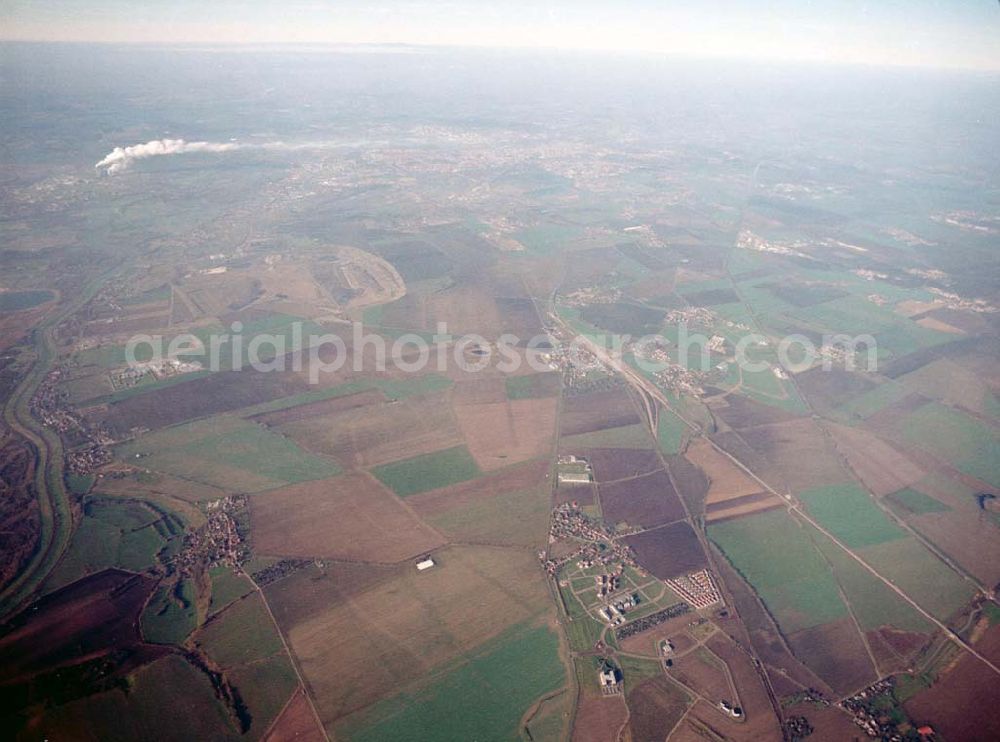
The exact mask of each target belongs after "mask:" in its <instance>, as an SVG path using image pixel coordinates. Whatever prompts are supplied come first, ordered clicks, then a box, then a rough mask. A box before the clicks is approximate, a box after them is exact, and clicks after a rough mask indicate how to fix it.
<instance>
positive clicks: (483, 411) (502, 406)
mask: <svg viewBox="0 0 1000 742" xmlns="http://www.w3.org/2000/svg"><path fill="white" fill-rule="evenodd" d="M557 408H558V400H557V399H555V398H554V397H553V398H549V399H518V400H511V401H506V400H505V401H503V402H498V403H490V404H461V405H455V408H454V409H455V417H456V418H457V420H458V427H459V430H460V431H461V433H462V435H463V436H464V438H465V442H466V445H467V446H468V448H469V453H471V454H472V457H473V458H474V459H475V460H476V463H477V464H478V465H479V468H480V469H482V470H483V471H492V470H495V469H500V468H502V467H505V466H509V465H510V464H514V463H517V462H520V461H527V460H528V459H533V458H537V457H539V456H545V455H546V454H548V453H549V451H550V450H551V448H552V445H553V438H554V436H555V430H556V412H557Z"/></svg>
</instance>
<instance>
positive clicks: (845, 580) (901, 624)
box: [812, 531, 934, 633]
mask: <svg viewBox="0 0 1000 742" xmlns="http://www.w3.org/2000/svg"><path fill="white" fill-rule="evenodd" d="M812 536H813V540H814V542H815V543H816V545H817V546H818V547H819V549H820V551H822V552H823V555H824V556H825V557H826V559H827V560H828V561H829V562H830V565H831V566H832V567H833V572H834V576H835V577H836V578H837V582H838V583H840V587H841V589H842V590H843V591H844V594H845V595H846V596H847V600H848V602H850V604H851V611H852V612H853V613H854V616H855V617H856V618H857V621H858V623H859V624H860V625H861V629H862V630H863V631H873V630H875V629H878V628H880V627H882V626H892V627H894V628H897V629H900V630H902V631H916V632H919V633H931V632H932V631H934V625H933V624H932V623H931V622H930V621H928V620H927V619H926V618H924V617H923V616H921V615H920V614H919V613H918V612H917V610H916V609H915V608H914V607H913V606H911V605H910V604H909V603H907V602H906V601H905V600H903V599H902V598H901V597H899V596H898V595H896V593H894V592H893V591H892V590H890V589H889V588H888V587H887V586H886V585H885V583H883V582H882V581H881V580H880V579H878V578H877V577H876V576H875V575H873V574H872V573H871V572H869V571H868V570H867V569H865V568H864V567H862V566H861V565H860V564H858V562H857V561H855V560H854V559H852V558H851V557H850V556H849V555H848V554H846V553H845V552H844V550H843V549H841V548H840V547H839V546H837V545H836V544H835V543H833V542H832V541H830V539H828V538H827V537H826V536H824V535H823V534H822V533H819V532H818V531H814V532H813V534H812Z"/></svg>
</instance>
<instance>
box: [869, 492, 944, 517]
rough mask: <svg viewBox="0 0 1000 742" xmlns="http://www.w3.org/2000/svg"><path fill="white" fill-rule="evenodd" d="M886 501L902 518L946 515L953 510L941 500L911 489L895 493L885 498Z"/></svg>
mask: <svg viewBox="0 0 1000 742" xmlns="http://www.w3.org/2000/svg"><path fill="white" fill-rule="evenodd" d="M885 501H886V502H887V503H888V504H889V506H890V507H891V508H892V509H893V511H895V512H896V514H897V515H900V516H902V517H906V516H909V515H925V514H926V513H946V512H948V511H949V510H951V508H950V507H948V506H947V505H945V504H944V503H943V502H941V501H940V500H936V499H935V498H933V497H931V496H930V495H925V494H924V493H923V492H918V491H917V490H915V489H911V488H909V487H906V488H904V489H901V490H899V491H898V492H893V493H892V494H891V495H889V496H887V497H886V498H885Z"/></svg>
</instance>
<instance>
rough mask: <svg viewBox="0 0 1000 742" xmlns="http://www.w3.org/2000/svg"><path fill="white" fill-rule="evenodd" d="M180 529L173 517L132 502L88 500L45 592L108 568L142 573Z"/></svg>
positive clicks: (154, 561) (47, 583) (100, 499)
mask: <svg viewBox="0 0 1000 742" xmlns="http://www.w3.org/2000/svg"><path fill="white" fill-rule="evenodd" d="M179 530H180V528H179V526H178V525H176V524H175V523H174V522H173V521H172V520H171V519H170V518H165V517H164V516H163V515H162V514H161V513H159V512H157V511H155V510H153V509H152V508H150V507H147V506H146V505H143V504H142V503H140V502H136V501H133V500H111V499H104V498H95V497H88V498H86V499H85V501H84V506H83V518H82V519H81V520H80V524H79V526H78V527H77V529H76V531H74V533H73V538H72V540H71V541H70V546H69V549H67V550H66V553H65V554H64V555H63V558H62V560H61V561H60V562H59V564H58V565H57V566H56V568H55V569H54V570H53V571H52V574H51V575H50V576H49V579H48V580H47V582H46V584H45V589H46V591H51V590H55V589H57V588H59V587H62V586H64V585H68V584H69V583H71V582H74V581H75V580H78V579H80V578H81V577H85V576H86V575H89V574H93V573H95V572H100V571H101V570H103V569H108V568H109V567H119V568H121V569H127V570H129V571H132V572H141V571H142V570H144V569H148V568H149V567H152V566H153V565H154V564H156V561H157V558H156V557H157V554H158V553H159V552H160V550H161V549H163V547H164V546H166V544H167V541H168V540H169V539H170V538H171V537H172V536H173V535H174V534H175V533H176V532H179Z"/></svg>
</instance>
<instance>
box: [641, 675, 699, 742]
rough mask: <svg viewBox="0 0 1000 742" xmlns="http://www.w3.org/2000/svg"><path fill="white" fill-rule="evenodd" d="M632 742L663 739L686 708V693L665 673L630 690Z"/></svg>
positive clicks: (655, 741)
mask: <svg viewBox="0 0 1000 742" xmlns="http://www.w3.org/2000/svg"><path fill="white" fill-rule="evenodd" d="M627 700H628V708H629V721H628V730H629V733H630V734H631V735H632V742H661V740H663V739H664V738H665V737H666V736H667V735H668V734H670V730H671V729H673V728H674V727H675V726H677V722H679V721H680V720H681V717H682V716H683V715H684V712H685V711H686V710H687V706H688V699H687V694H686V693H685V692H684V691H683V690H681V689H680V688H679V687H678V686H677V685H676V684H675V683H673V682H671V681H670V680H668V679H667V678H665V677H663V676H659V677H653V678H648V679H646V680H642V681H640V683H639V685H637V686H636V687H635V688H633V689H631V690H630V691H628V698H627Z"/></svg>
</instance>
